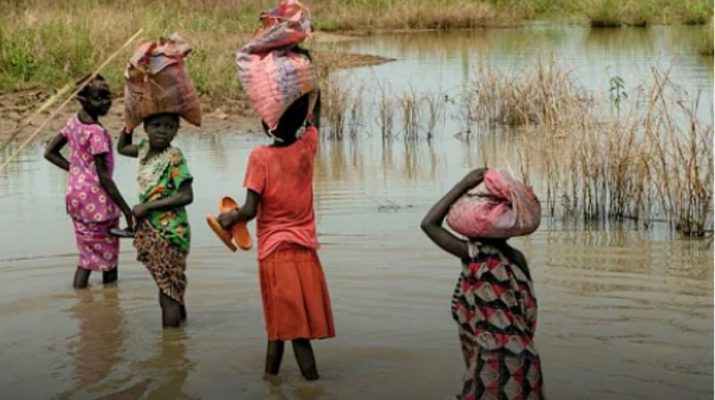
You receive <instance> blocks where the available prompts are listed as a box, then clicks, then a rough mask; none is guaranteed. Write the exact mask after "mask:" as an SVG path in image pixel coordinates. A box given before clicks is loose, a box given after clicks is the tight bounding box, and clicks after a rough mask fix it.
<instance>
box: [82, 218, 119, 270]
mask: <svg viewBox="0 0 715 400" xmlns="http://www.w3.org/2000/svg"><path fill="white" fill-rule="evenodd" d="M72 222H73V223H74V234H75V237H76V239H77V249H78V250H79V264H78V266H79V267H80V268H83V269H87V270H91V271H97V270H99V271H111V270H113V269H114V268H117V258H118V257H119V239H118V238H116V237H114V236H112V235H110V234H109V230H110V229H112V228H115V227H117V226H119V219H112V220H109V221H104V222H85V221H81V220H78V219H74V218H73V219H72Z"/></svg>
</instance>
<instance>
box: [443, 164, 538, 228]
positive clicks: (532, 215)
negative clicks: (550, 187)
mask: <svg viewBox="0 0 715 400" xmlns="http://www.w3.org/2000/svg"><path fill="white" fill-rule="evenodd" d="M540 223H541V204H540V202H539V199H538V198H536V195H535V194H534V191H533V190H532V188H531V187H529V186H527V185H526V184H524V183H523V182H521V181H518V180H516V179H514V178H512V177H511V176H509V174H507V173H506V172H504V171H499V170H493V169H490V170H487V172H486V173H485V175H484V180H483V181H482V182H481V183H480V184H479V185H477V186H476V187H474V188H473V189H471V190H469V191H468V192H467V193H465V194H464V195H463V196H462V197H461V198H460V199H459V200H457V201H456V202H455V203H454V204H453V205H452V208H451V209H450V210H449V213H448V214H447V224H448V225H449V227H450V228H452V230H454V231H455V232H457V233H459V234H461V235H464V236H466V237H469V238H490V239H506V238H510V237H513V236H523V235H528V234H530V233H532V232H534V231H535V230H536V229H537V228H538V227H539V224H540Z"/></svg>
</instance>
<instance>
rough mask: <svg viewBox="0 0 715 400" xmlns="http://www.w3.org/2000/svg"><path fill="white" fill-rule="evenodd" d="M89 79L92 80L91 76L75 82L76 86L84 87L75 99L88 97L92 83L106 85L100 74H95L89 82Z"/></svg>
mask: <svg viewBox="0 0 715 400" xmlns="http://www.w3.org/2000/svg"><path fill="white" fill-rule="evenodd" d="M90 78H92V74H88V75H85V76H83V77H82V78H81V79H79V80H78V81H77V82H75V85H76V86H81V85H84V86H83V87H82V90H80V91H79V93H77V97H87V95H89V90H90V87H91V86H92V83H94V82H101V83H104V84H105V85H106V84H107V80H106V79H104V77H103V76H102V75H100V74H97V76H95V77H94V78H93V79H91V80H90Z"/></svg>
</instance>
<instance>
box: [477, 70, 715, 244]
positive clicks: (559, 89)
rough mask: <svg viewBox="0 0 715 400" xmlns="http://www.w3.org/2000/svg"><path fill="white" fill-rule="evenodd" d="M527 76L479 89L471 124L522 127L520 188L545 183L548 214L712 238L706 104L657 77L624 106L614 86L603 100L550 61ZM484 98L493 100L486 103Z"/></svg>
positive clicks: (480, 85) (507, 78)
mask: <svg viewBox="0 0 715 400" xmlns="http://www.w3.org/2000/svg"><path fill="white" fill-rule="evenodd" d="M529 71H530V72H526V73H523V74H517V75H512V76H494V77H493V78H495V79H493V80H491V83H484V81H485V80H479V81H478V83H476V84H475V87H474V92H473V93H474V96H475V97H476V98H477V100H476V101H475V102H474V103H475V104H477V111H476V112H475V115H476V116H477V118H475V122H476V123H482V124H493V123H495V122H496V123H499V124H506V125H523V124H527V125H528V128H529V129H526V130H525V132H524V137H523V140H522V146H521V150H520V155H521V157H520V158H521V159H522V165H521V169H522V171H523V172H524V173H528V174H529V175H530V176H529V177H524V178H525V179H532V180H533V176H534V175H536V176H538V177H540V178H541V179H540V180H539V179H536V180H535V183H536V185H537V187H540V188H541V189H542V190H543V192H545V193H546V199H545V203H546V209H547V210H548V211H549V212H550V213H551V214H552V215H553V214H556V213H558V212H563V213H564V214H565V215H576V216H581V217H583V218H584V219H585V220H594V219H596V220H602V219H605V218H611V219H616V220H620V219H633V220H636V221H640V222H643V223H644V224H649V223H650V222H652V221H654V220H658V219H665V220H667V221H668V222H670V223H671V224H672V226H673V227H674V228H675V229H677V230H678V231H680V232H682V233H685V234H689V235H702V234H703V233H705V232H706V231H711V230H712V227H711V226H710V224H711V223H712V221H711V219H712V211H711V210H712V192H713V153H712V151H713V125H712V114H710V120H709V122H704V120H706V118H703V115H702V112H703V110H707V109H706V107H707V106H708V104H710V106H711V104H712V103H709V102H707V101H705V103H706V104H702V103H703V100H708V99H702V98H701V96H700V94H691V93H687V92H685V91H684V90H682V89H681V88H679V87H678V86H677V85H675V84H674V83H672V82H671V81H670V80H669V79H668V77H667V76H665V75H663V74H662V73H660V72H658V71H657V70H653V71H652V78H651V83H650V84H649V85H648V86H647V87H644V88H640V89H639V90H637V91H636V92H635V93H630V95H629V97H627V98H626V97H625V93H624V92H622V89H621V88H620V87H615V88H612V89H615V90H613V91H612V96H611V98H610V99H602V100H601V101H597V100H595V99H594V98H593V96H589V95H584V92H583V91H582V90H580V89H578V88H576V87H575V85H574V84H573V83H572V81H571V79H569V76H568V73H567V72H566V71H564V70H563V69H562V68H560V67H559V66H558V65H557V64H556V63H554V62H553V61H552V62H550V63H548V64H544V63H538V64H537V65H535V66H533V67H532V68H529ZM614 82H616V83H617V82H618V80H614V81H612V84H613V83H614ZM484 85H490V87H489V88H484V87H483V86H484ZM485 90H488V91H489V92H493V93H494V95H491V96H489V97H484V95H483V93H484V91H485ZM516 98H519V99H521V100H519V101H515V99H516ZM483 101H485V102H486V104H485V103H483ZM505 116H507V117H505Z"/></svg>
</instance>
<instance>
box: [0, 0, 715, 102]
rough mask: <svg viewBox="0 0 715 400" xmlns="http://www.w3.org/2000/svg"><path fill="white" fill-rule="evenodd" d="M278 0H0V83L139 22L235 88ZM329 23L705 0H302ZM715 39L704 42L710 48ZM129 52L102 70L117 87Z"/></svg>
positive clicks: (661, 11) (77, 65)
mask: <svg viewBox="0 0 715 400" xmlns="http://www.w3.org/2000/svg"><path fill="white" fill-rule="evenodd" d="M277 2H278V0H271V1H269V0H222V1H220V2H219V1H216V2H197V1H191V0H175V1H173V2H171V3H169V2H167V1H152V0H122V1H119V0H64V1H62V2H57V1H51V0H23V1H16V0H13V1H11V0H0V9H2V10H3V13H2V14H0V91H8V90H15V89H22V88H25V87H36V86H39V87H44V88H49V89H51V88H57V87H60V86H62V85H64V84H65V83H67V82H71V81H74V80H76V79H77V78H79V77H81V76H83V75H84V74H86V73H88V72H89V71H91V70H92V69H93V68H94V67H95V66H96V65H98V64H99V63H100V62H101V61H102V60H104V59H105V58H106V57H107V56H108V55H109V54H111V53H112V52H114V51H115V50H116V49H117V48H118V47H119V46H120V45H121V44H122V43H124V41H125V40H126V39H127V38H128V37H129V36H131V34H132V33H133V32H135V31H136V30H137V29H139V28H140V27H142V28H144V30H145V34H144V37H143V40H154V39H156V38H158V37H159V36H160V35H168V34H170V33H172V32H174V31H178V32H180V33H181V34H182V35H183V36H184V37H185V38H186V39H187V40H189V42H190V43H191V44H192V45H194V48H195V49H196V50H195V52H194V53H193V54H192V55H191V56H189V57H188V59H187V65H188V68H189V69H190V72H191V74H192V76H193V77H194V80H195V83H196V86H197V88H198V90H199V92H200V93H201V94H202V95H205V96H213V97H216V96H233V95H235V94H236V93H237V92H239V89H240V88H239V86H238V82H237V81H236V77H235V67H234V52H235V50H236V49H237V48H238V47H239V46H240V44H241V43H243V42H244V41H245V40H246V38H247V37H248V36H249V35H250V34H251V33H252V32H253V31H254V29H255V27H256V22H257V17H258V15H259V13H260V12H261V11H262V10H266V9H269V8H271V7H273V6H274V5H275V4H276V3H277ZM305 3H306V4H307V5H308V6H309V7H310V8H311V11H312V15H313V22H314V27H315V28H316V29H317V30H325V31H344V30H358V31H368V32H369V31H375V30H381V29H388V30H390V29H457V28H473V27H482V26H508V25H513V24H518V23H521V22H523V21H525V20H528V19H532V18H533V19H548V20H551V21H559V20H561V21H563V20H569V21H572V20H574V19H576V20H582V21H584V22H585V21H590V24H591V25H593V26H620V25H636V26H644V25H649V24H659V23H687V24H692V23H699V24H700V23H709V22H710V21H711V20H712V5H711V3H710V2H708V1H706V0H682V1H681V0H626V1H616V0H553V1H549V0H481V1H480V0H401V1H398V0H313V1H311V0H306V1H305ZM711 47H712V46H710V48H711ZM130 54H131V52H130V51H127V52H126V53H125V54H122V55H121V56H120V57H119V59H118V60H117V61H116V62H114V63H113V64H111V65H110V66H109V67H108V68H107V69H106V70H105V71H104V75H105V76H106V77H107V78H108V80H109V82H110V85H111V87H112V88H113V89H114V91H115V92H119V91H120V90H121V87H122V84H123V82H122V71H123V69H124V65H125V63H126V60H127V59H128V57H129V55H130Z"/></svg>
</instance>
